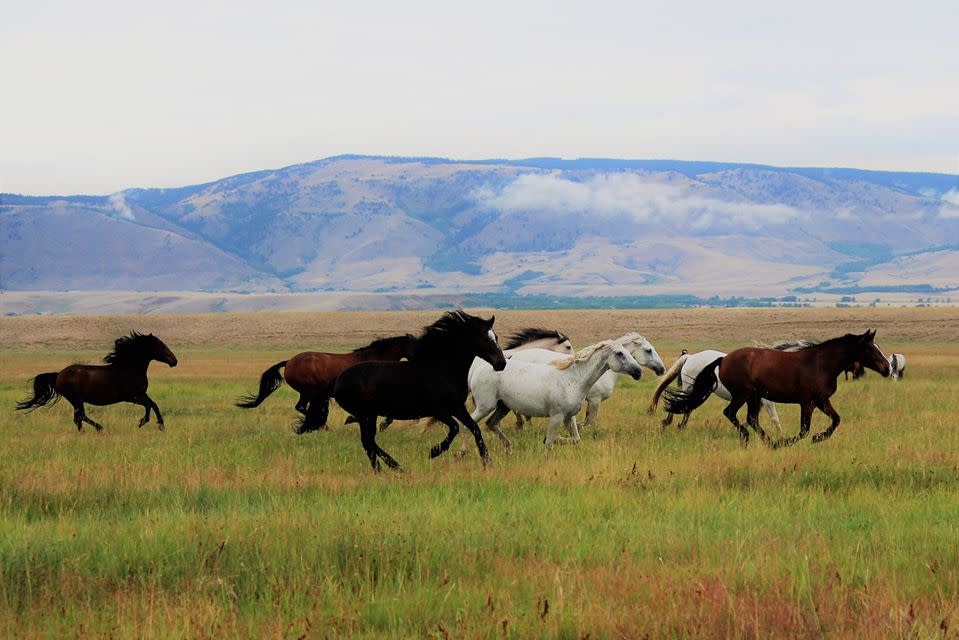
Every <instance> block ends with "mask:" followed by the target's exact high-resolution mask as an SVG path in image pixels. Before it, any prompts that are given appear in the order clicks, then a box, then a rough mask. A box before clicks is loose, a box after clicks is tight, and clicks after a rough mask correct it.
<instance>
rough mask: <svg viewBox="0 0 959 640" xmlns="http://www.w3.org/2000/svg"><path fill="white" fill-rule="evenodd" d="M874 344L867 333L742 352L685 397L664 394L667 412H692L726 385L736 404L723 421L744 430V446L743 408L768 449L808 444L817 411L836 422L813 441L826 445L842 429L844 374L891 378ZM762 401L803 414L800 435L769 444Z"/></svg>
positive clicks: (707, 370) (702, 377) (707, 372)
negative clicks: (835, 402)
mask: <svg viewBox="0 0 959 640" xmlns="http://www.w3.org/2000/svg"><path fill="white" fill-rule="evenodd" d="M875 338H876V332H875V331H866V333H864V334H862V335H854V334H851V333H847V334H846V335H844V336H840V337H838V338H833V339H831V340H826V341H825V342H820V343H818V344H811V345H809V346H806V347H803V348H800V349H796V350H795V351H777V350H775V349H760V348H755V347H747V348H745V349H737V350H736V351H733V352H732V353H730V354H729V355H727V356H724V357H720V358H717V359H716V360H714V361H713V362H712V363H710V364H709V365H708V366H706V367H704V368H703V370H702V372H701V373H700V374H699V375H698V376H696V379H695V380H694V381H693V384H692V386H691V387H689V388H688V389H686V390H685V391H678V390H675V389H672V388H669V389H666V390H665V391H664V393H663V395H664V397H665V398H666V403H665V404H666V411H668V412H669V413H689V412H691V411H692V410H694V409H696V408H697V407H698V406H700V405H701V404H702V403H703V402H705V401H706V398H708V397H709V395H710V394H711V393H713V390H714V389H715V388H716V385H717V383H720V382H721V383H722V385H723V386H725V387H726V389H727V390H728V391H729V394H730V396H731V398H732V399H731V401H730V403H729V405H728V406H727V407H726V409H725V410H724V411H723V415H725V416H726V418H727V419H729V421H730V422H732V423H733V426H735V427H736V428H737V429H738V430H739V437H740V438H741V439H742V442H743V445H745V444H747V443H748V442H749V431H747V430H746V427H744V426H743V425H742V424H741V423H740V422H739V419H738V418H737V417H736V413H737V412H738V411H739V409H740V407H742V406H743V405H744V404H745V405H747V407H748V411H747V418H746V421H747V423H748V424H749V426H750V427H752V428H753V430H754V431H755V432H756V433H757V434H758V435H759V437H760V439H761V440H762V441H763V442H764V443H766V444H767V445H769V446H771V447H774V448H775V447H781V446H788V445H793V444H795V443H797V442H799V441H800V440H802V439H803V438H805V437H806V436H807V435H808V434H809V427H810V423H811V421H812V414H813V410H814V409H816V408H818V409H819V410H820V411H822V412H823V413H825V414H826V415H827V416H829V417H830V418H832V424H831V425H830V426H829V427H828V428H826V429H825V430H824V431H823V432H821V433H817V434H816V435H814V436H813V438H812V441H813V442H822V441H823V440H825V439H826V438H828V437H830V436H831V435H832V434H833V432H834V431H835V430H836V428H837V427H838V426H839V420H840V418H839V414H838V413H837V412H836V410H835V409H834V408H833V406H832V404H831V403H830V402H829V398H830V397H832V395H833V394H834V393H836V384H837V381H838V379H839V374H841V373H842V372H843V371H845V370H846V369H847V368H848V367H849V366H850V365H851V364H852V363H853V362H858V363H860V364H861V365H863V366H864V367H867V368H869V369H872V370H873V371H875V372H877V373H879V374H881V375H882V376H883V377H885V376H888V375H889V372H890V367H889V361H888V360H887V359H886V356H884V355H883V353H882V351H881V350H880V349H879V347H878V346H876V343H875ZM717 371H718V377H717ZM762 400H769V401H771V402H786V403H791V404H798V405H799V406H800V409H801V418H800V423H799V435H796V436H792V437H789V438H783V439H781V440H778V441H775V442H773V441H772V440H770V439H769V436H767V435H766V433H765V432H764V431H763V430H762V427H760V426H759V408H760V404H761V402H762Z"/></svg>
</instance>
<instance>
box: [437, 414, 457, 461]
mask: <svg viewBox="0 0 959 640" xmlns="http://www.w3.org/2000/svg"><path fill="white" fill-rule="evenodd" d="M439 421H440V422H442V423H443V424H445V425H446V428H447V429H449V431H448V432H447V434H446V438H445V439H444V440H443V442H441V443H439V444H437V445H434V446H433V448H432V449H430V457H431V458H435V457H437V456H439V455H442V454H444V453H446V450H447V449H449V448H450V445H451V444H452V443H453V438H455V437H456V434H458V433H459V432H460V426H459V425H458V424H456V420H453V418H452V417H450V416H443V417H442V418H439Z"/></svg>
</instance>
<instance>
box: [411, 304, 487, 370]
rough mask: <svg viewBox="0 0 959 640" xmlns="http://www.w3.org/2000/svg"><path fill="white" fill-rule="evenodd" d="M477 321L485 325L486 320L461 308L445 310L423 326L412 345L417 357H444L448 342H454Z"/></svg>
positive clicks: (448, 346)
mask: <svg viewBox="0 0 959 640" xmlns="http://www.w3.org/2000/svg"><path fill="white" fill-rule="evenodd" d="M479 323H483V324H484V325H485V324H486V321H485V320H483V319H482V318H478V317H476V316H471V315H470V314H468V313H466V312H465V311H463V310H462V309H456V310H455V311H447V312H446V313H444V314H443V316H442V317H441V318H440V319H439V320H437V321H436V322H434V323H433V324H431V325H429V326H427V327H424V328H423V335H421V336H420V337H419V339H417V341H416V345H415V347H414V349H415V351H416V355H417V357H423V356H424V355H430V356H435V357H437V358H443V359H445V358H446V356H447V355H448V351H449V348H450V343H453V344H455V343H456V342H457V341H458V339H459V338H460V336H461V335H462V334H463V333H464V332H466V331H468V330H469V329H470V327H473V326H476V325H478V324H479Z"/></svg>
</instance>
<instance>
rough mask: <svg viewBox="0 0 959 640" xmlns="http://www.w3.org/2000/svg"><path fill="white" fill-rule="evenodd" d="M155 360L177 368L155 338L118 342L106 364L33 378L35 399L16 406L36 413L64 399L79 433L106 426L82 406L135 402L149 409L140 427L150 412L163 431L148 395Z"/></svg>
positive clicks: (73, 367)
mask: <svg viewBox="0 0 959 640" xmlns="http://www.w3.org/2000/svg"><path fill="white" fill-rule="evenodd" d="M153 360H156V361H157V362H163V363H165V364H168V365H170V366H171V367H175V366H176V364H177V359H176V356H175V355H173V352H172V351H170V349H169V348H168V347H167V346H166V345H165V344H163V341H162V340H160V339H159V338H157V337H156V336H155V335H153V334H152V333H151V334H148V335H144V334H142V333H137V332H136V331H134V332H133V333H131V334H130V335H129V336H124V337H122V338H119V339H117V340H116V341H115V342H114V343H113V351H111V352H110V353H108V354H107V356H106V357H105V358H104V359H103V361H104V362H106V363H107V364H106V365H87V364H71V365H70V366H69V367H67V368H66V369H63V370H62V371H54V372H52V373H41V374H40V375H38V376H36V377H35V378H33V397H30V398H26V399H24V400H23V401H21V402H18V403H17V409H20V410H33V409H36V408H37V407H42V406H44V405H47V404H50V403H51V402H52V403H56V401H57V400H59V399H60V397H61V396H63V397H64V398H66V399H67V401H68V402H69V403H70V404H72V405H73V422H74V423H75V424H76V425H77V431H83V423H84V422H86V423H87V424H89V425H92V426H93V427H94V428H95V429H96V430H97V431H100V430H101V429H103V427H102V426H101V425H100V424H98V423H96V422H94V421H93V420H91V419H90V418H88V417H87V414H86V412H85V411H84V410H83V404H84V403H89V404H93V405H97V406H103V405H108V404H116V403H118V402H132V403H133V404H138V405H140V406H141V407H144V408H145V409H146V414H145V415H144V416H143V418H142V419H141V420H140V424H139V425H138V426H141V427H142V426H143V425H145V424H146V423H147V422H149V421H150V411H153V412H154V413H155V414H156V419H157V426H158V427H159V428H160V430H161V431H162V430H163V416H162V415H161V414H160V407H158V406H157V403H156V402H154V401H153V399H152V398H150V396H148V395H147V385H148V384H149V382H148V381H147V367H148V366H149V365H150V362H151V361H153Z"/></svg>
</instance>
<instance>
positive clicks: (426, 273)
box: [0, 156, 959, 296]
mask: <svg viewBox="0 0 959 640" xmlns="http://www.w3.org/2000/svg"><path fill="white" fill-rule="evenodd" d="M957 264H959V177H957V176H955V175H945V174H928V173H896V172H878V171H860V170H854V169H819V168H797V169H789V168H780V167H770V166H762V165H743V164H728V163H712V162H680V161H642V160H637V161H626V160H605V159H592V160H591V159H581V160H568V161H567V160H557V159H550V158H540V159H528V160H488V161H468V162H463V161H453V160H444V159H437V158H390V157H366V156H339V157H334V158H327V159H324V160H320V161H317V162H311V163H307V164H301V165H295V166H290V167H285V168H282V169H278V170H271V171H259V172H255V173H249V174H243V175H238V176H233V177H229V178H225V179H222V180H218V181H215V182H211V183H207V184H200V185H193V186H187V187H182V188H177V189H130V190H126V191H123V192H120V193H117V194H112V195H109V196H44V197H35V196H19V195H13V194H3V195H0V289H4V290H7V291H34V290H53V291H66V290H95V291H100V290H102V291H119V290H126V291H129V290H133V291H224V292H285V291H290V292H307V291H336V292H373V293H383V292H392V293H397V294H410V295H414V294H416V295H437V294H455V293H466V292H477V293H479V292H487V293H507V294H545V295H555V296H560V295H562V296H581V295H591V296H627V295H629V296H635V295H656V294H693V295H697V296H711V295H720V296H769V295H775V296H780V295H787V294H790V293H795V292H807V293H808V292H815V291H830V290H832V291H837V290H850V291H865V290H884V288H885V289H886V290H899V291H909V290H910V288H914V289H915V290H917V291H923V290H924V291H928V290H933V291H946V290H953V289H957V288H959V271H957V268H956V265H957Z"/></svg>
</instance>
